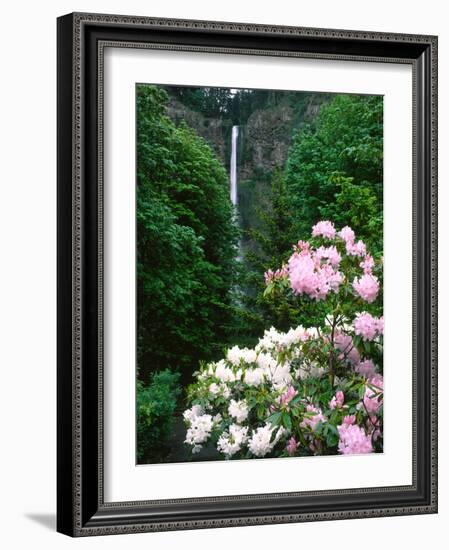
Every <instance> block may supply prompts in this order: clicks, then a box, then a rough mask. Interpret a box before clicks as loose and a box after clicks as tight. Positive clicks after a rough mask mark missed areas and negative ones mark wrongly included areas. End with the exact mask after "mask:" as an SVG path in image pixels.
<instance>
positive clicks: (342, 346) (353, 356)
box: [334, 332, 360, 365]
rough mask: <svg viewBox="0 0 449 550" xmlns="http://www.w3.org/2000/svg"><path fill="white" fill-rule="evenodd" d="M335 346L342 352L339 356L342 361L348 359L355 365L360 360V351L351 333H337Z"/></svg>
mask: <svg viewBox="0 0 449 550" xmlns="http://www.w3.org/2000/svg"><path fill="white" fill-rule="evenodd" d="M334 346H335V347H336V348H337V349H338V350H339V351H341V352H342V353H341V354H340V355H339V357H338V358H339V359H340V361H344V360H347V361H350V362H351V363H352V364H354V365H356V364H357V363H358V362H359V361H360V353H359V351H358V349H357V348H356V347H355V346H354V342H353V341H352V338H351V336H349V334H343V333H342V332H339V333H337V334H336V335H335V336H334Z"/></svg>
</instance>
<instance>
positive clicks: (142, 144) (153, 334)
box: [137, 85, 238, 380]
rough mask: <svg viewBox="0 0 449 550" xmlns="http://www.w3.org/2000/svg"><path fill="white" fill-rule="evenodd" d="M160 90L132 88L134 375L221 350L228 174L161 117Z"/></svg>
mask: <svg viewBox="0 0 449 550" xmlns="http://www.w3.org/2000/svg"><path fill="white" fill-rule="evenodd" d="M167 98H168V96H167V94H166V92H165V91H163V90H161V89H160V88H156V87H154V86H147V85H140V86H138V88H137V137H138V140H137V141H138V144H137V174H138V187H137V301H138V308H137V310H138V318H137V322H138V366H139V375H140V377H141V378H142V379H143V380H148V379H149V376H150V373H151V372H154V371H156V370H161V369H163V368H165V367H172V368H173V367H179V368H180V369H181V371H182V372H183V377H185V378H186V379H188V377H189V375H190V373H191V372H192V371H193V369H194V368H195V367H196V365H197V364H198V360H199V359H210V358H213V356H214V354H216V353H218V352H219V350H221V349H222V346H223V341H225V340H226V334H227V327H228V325H229V323H230V322H231V321H230V319H231V317H232V311H231V292H230V291H231V289H232V287H233V284H234V279H235V269H236V267H235V264H236V262H235V254H236V242H237V236H238V230H237V229H236V227H235V225H234V223H233V215H234V214H233V209H232V204H231V203H230V200H229V196H228V179H227V174H226V171H225V170H224V168H223V167H222V165H221V164H220V162H219V161H218V160H217V159H216V158H215V156H214V154H213V152H212V150H211V148H210V147H209V146H208V145H207V144H206V143H205V142H204V140H202V139H201V138H199V137H198V136H197V135H196V134H195V133H194V131H193V130H191V129H189V128H187V127H186V126H185V125H181V126H179V127H176V126H175V125H174V124H173V123H172V122H171V121H170V119H169V118H168V117H167V116H166V114H165V103H166V101H167Z"/></svg>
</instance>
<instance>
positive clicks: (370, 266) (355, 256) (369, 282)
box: [265, 221, 380, 304]
mask: <svg viewBox="0 0 449 550" xmlns="http://www.w3.org/2000/svg"><path fill="white" fill-rule="evenodd" d="M312 237H314V238H321V239H322V240H324V243H325V244H322V245H321V246H318V247H316V248H314V247H313V246H312V245H311V244H310V243H309V242H307V241H299V242H298V244H297V245H296V246H295V247H294V251H293V254H292V255H291V256H290V258H289V259H288V261H287V263H286V264H284V265H283V266H282V268H280V269H277V270H276V271H272V270H271V269H269V270H268V271H267V272H266V273H265V282H266V284H267V285H268V284H270V283H271V284H272V283H276V282H277V281H283V280H288V281H289V284H290V287H291V290H292V291H293V293H294V294H296V295H306V296H308V297H309V298H312V299H314V300H317V301H319V300H325V299H326V298H327V297H328V295H329V293H334V294H337V293H338V292H339V290H340V288H341V286H342V285H343V286H344V285H345V283H347V282H348V283H349V281H348V279H347V277H345V275H344V274H343V272H342V269H341V266H340V264H341V262H342V259H343V256H345V257H346V258H347V259H349V260H352V262H353V264H354V267H356V268H358V269H359V273H357V274H356V275H355V276H354V277H353V278H352V282H350V284H349V285H348V288H351V289H352V291H353V293H354V296H355V297H358V298H361V299H362V300H364V301H365V302H367V303H369V304H370V303H372V302H374V301H375V300H376V298H377V296H378V294H379V290H380V283H379V279H378V277H377V276H376V275H375V274H374V273H373V271H374V269H375V267H376V264H375V261H374V259H373V257H372V256H371V255H370V254H368V253H367V249H366V244H365V243H364V242H363V241H362V240H361V239H359V240H358V241H356V238H355V233H354V231H353V230H352V229H351V228H350V227H348V226H346V227H343V229H341V231H338V232H337V230H336V229H335V227H334V225H333V223H332V222H330V221H320V222H318V223H317V224H316V225H314V226H313V228H312ZM329 241H332V242H333V244H331V245H329ZM360 259H361V261H360ZM360 269H361V270H362V271H361V272H360Z"/></svg>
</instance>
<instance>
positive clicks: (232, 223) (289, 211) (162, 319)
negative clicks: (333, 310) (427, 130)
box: [137, 85, 383, 462]
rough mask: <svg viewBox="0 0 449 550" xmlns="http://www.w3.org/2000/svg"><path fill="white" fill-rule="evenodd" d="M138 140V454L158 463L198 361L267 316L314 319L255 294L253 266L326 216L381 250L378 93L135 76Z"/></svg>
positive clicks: (267, 264)
mask: <svg viewBox="0 0 449 550" xmlns="http://www.w3.org/2000/svg"><path fill="white" fill-rule="evenodd" d="M234 125H238V126H239V129H240V131H239V143H238V155H237V161H238V175H239V179H238V204H237V208H234V206H233V204H232V203H231V201H230V197H229V160H230V142H231V137H230V136H231V129H232V126H234ZM137 138H138V139H137V323H138V330H137V357H138V359H137V363H138V364H137V366H138V382H137V388H138V392H137V417H138V426H137V428H138V449H137V452H138V459H139V461H140V462H157V461H166V460H167V457H170V456H172V455H173V446H176V445H178V446H179V442H178V443H176V442H175V443H174V442H173V433H174V432H176V415H177V414H178V413H177V411H179V410H180V408H181V407H182V405H183V399H184V398H185V397H184V388H185V387H186V386H187V385H188V384H189V383H190V382H191V379H192V374H193V373H194V371H195V370H197V369H198V366H199V365H200V363H201V362H205V361H210V360H217V359H218V358H219V357H220V355H221V354H222V353H223V350H224V349H226V348H229V347H231V346H233V345H236V344H237V345H241V346H245V345H248V346H252V345H254V344H255V342H256V341H257V339H258V338H259V337H260V335H261V333H263V330H264V329H266V328H269V327H271V326H274V327H275V328H276V329H279V330H288V327H291V326H296V325H297V324H300V323H301V324H302V325H304V326H306V327H307V326H308V324H312V321H311V320H313V319H316V318H317V317H324V316H325V314H326V310H325V306H324V305H323V304H320V303H319V302H318V303H316V304H312V305H310V304H304V307H302V308H299V309H297V308H291V307H290V305H289V304H288V303H283V304H279V303H276V304H275V303H272V302H270V300H267V299H265V297H264V291H265V284H264V273H265V272H266V271H267V270H268V269H271V268H273V267H276V266H280V265H282V264H283V262H285V261H286V258H288V256H289V255H290V254H291V247H292V243H294V242H297V241H298V240H299V239H307V238H308V237H309V235H310V228H311V226H312V225H313V224H315V223H316V222H317V221H318V220H321V219H325V220H327V219H331V220H333V222H334V223H335V224H336V225H338V226H339V227H343V226H345V225H350V226H351V227H352V228H353V229H354V230H355V231H356V233H357V235H358V236H360V237H361V238H363V240H364V241H365V242H366V243H367V245H369V247H370V250H371V251H372V252H373V255H374V256H375V257H380V256H381V255H382V227H383V206H382V205H383V197H382V181H383V174H382V166H383V157H382V152H383V103H382V98H381V97H377V96H358V95H331V94H317V93H305V92H290V91H289V92H284V91H268V90H236V89H223V88H189V87H161V86H151V85H139V86H138V87H137ZM174 426H175V428H174ZM181 444H182V441H181ZM170 453H171V454H170ZM173 456H175V458H174V459H173ZM173 456H172V459H173V460H175V459H176V456H181V455H176V452H175V455H173Z"/></svg>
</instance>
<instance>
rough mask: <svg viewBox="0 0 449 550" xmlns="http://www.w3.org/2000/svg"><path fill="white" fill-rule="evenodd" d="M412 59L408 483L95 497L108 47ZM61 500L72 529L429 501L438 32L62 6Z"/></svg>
mask: <svg viewBox="0 0 449 550" xmlns="http://www.w3.org/2000/svg"><path fill="white" fill-rule="evenodd" d="M106 47H117V48H135V49H142V48H157V49H164V50H170V51H201V52H212V53H220V54H222V55H241V54H245V55H251V56H270V57H273V58H280V57H299V58H305V59H325V60H338V61H342V62H345V61H352V62H353V61H356V62H361V63H372V62H375V63H385V64H388V63H396V64H405V65H408V66H411V68H412V74H413V77H412V90H411V93H412V105H413V107H412V108H413V113H412V116H413V148H412V150H413V155H412V157H413V158H411V159H410V163H411V165H412V179H413V182H412V186H413V206H412V212H413V220H412V232H413V265H411V266H410V269H411V270H412V280H413V283H412V284H413V292H412V294H413V297H412V298H413V299H412V301H413V304H412V311H413V319H410V322H411V323H412V339H413V342H412V348H413V349H412V351H411V354H412V359H413V361H412V362H413V364H412V366H411V368H412V371H413V375H412V379H413V380H412V394H411V395H410V396H409V399H410V400H411V402H412V404H413V405H412V416H413V418H412V425H413V430H412V431H413V433H412V447H413V448H412V457H413V459H412V483H411V484H410V485H405V486H404V485H398V486H384V487H381V486H377V487H363V488H348V489H328V490H317V491H301V492H278V493H272V492H267V491H264V487H263V486H262V484H261V487H260V493H258V494H243V495H231V496H216V495H213V494H211V495H208V496H204V497H201V498H182V497H181V498H177V499H165V500H161V499H154V498H153V497H152V493H151V489H149V491H148V498H147V499H145V500H142V501H134V500H132V501H129V500H128V501H120V502H107V501H105V498H104V452H105V451H104V407H103V405H104V390H105V388H104V361H103V358H104V356H103V346H104V342H103V322H104V319H103V312H104V293H103V281H104V278H105V277H107V273H104V264H103V243H104V226H103V212H104V202H103V199H104V195H103V193H104V191H103V190H104V188H103V177H104V174H103V139H104V134H103V131H104V125H103V116H104V112H103V90H104V50H105V48H106ZM57 72H58V105H57V108H58V127H57V130H58V168H57V175H58V205H57V207H58V388H57V389H58V426H57V431H58V445H57V448H58V472H57V475H58V503H57V530H58V531H59V532H61V533H64V534H67V535H70V536H90V535H106V534H119V533H134V532H145V531H163V530H177V529H200V528H212V527H228V526H244V525H261V524H269V523H287V522H303V521H321V520H331V519H346V518H365V517H376V516H394V515H406V514H424V513H436V512H437V38H436V37H435V36H424V35H404V34H385V33H374V32H364V31H346V30H331V29H314V28H300V27H283V26H268V25H252V24H246V23H224V22H210V21H194V20H175V19H156V18H149V17H133V16H121V15H117V16H115V15H103V14H86V13H74V14H69V15H65V16H63V17H60V18H58V66H57Z"/></svg>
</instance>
